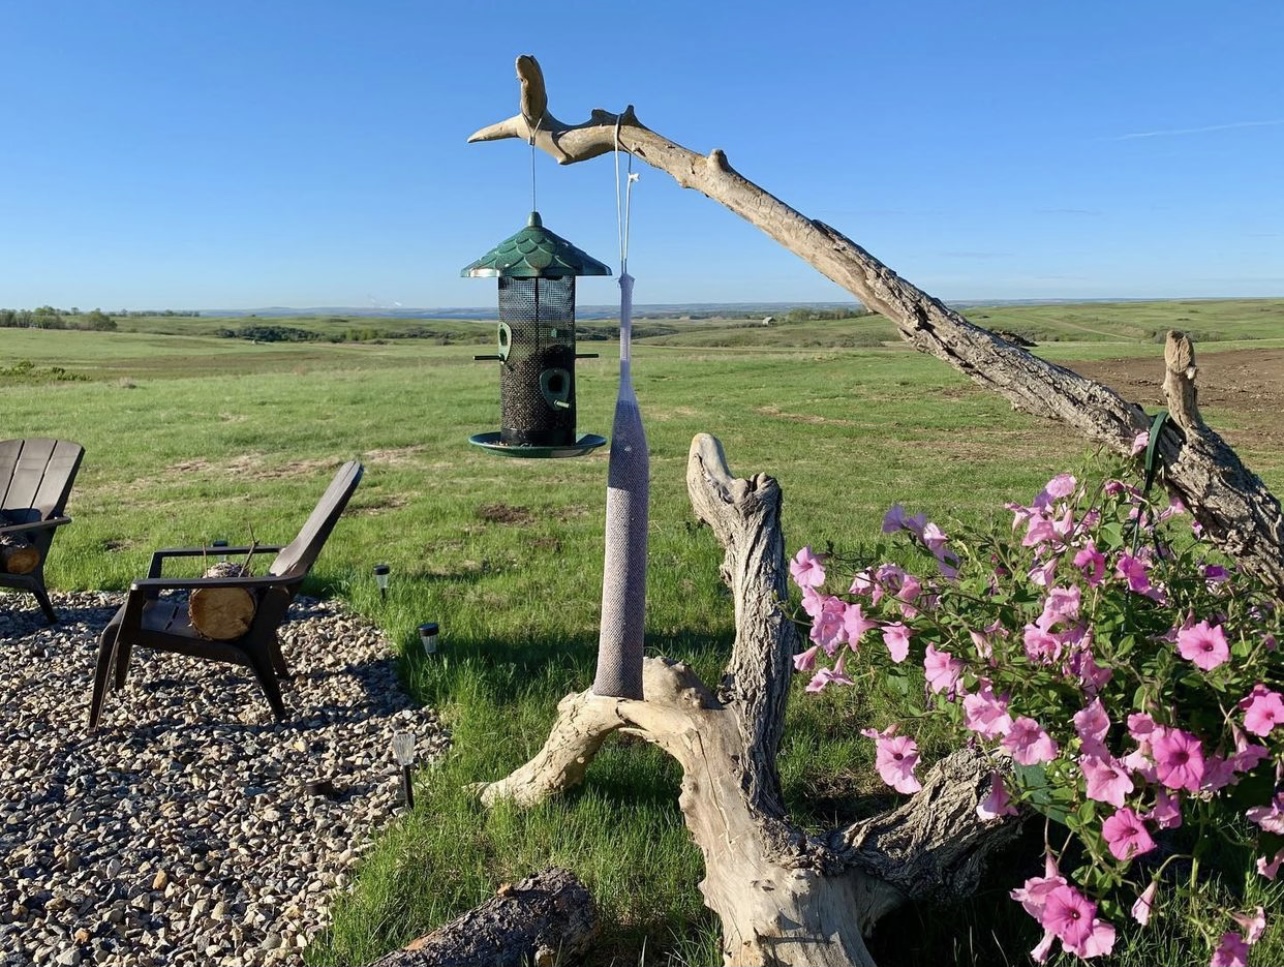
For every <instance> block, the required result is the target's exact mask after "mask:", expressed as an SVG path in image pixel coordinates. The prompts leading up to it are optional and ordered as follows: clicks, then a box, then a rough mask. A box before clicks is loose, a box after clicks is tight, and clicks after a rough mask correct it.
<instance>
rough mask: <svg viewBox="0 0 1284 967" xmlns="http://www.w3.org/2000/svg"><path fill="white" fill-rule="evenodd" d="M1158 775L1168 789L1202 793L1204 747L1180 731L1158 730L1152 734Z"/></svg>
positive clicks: (1197, 740) (1152, 747)
mask: <svg viewBox="0 0 1284 967" xmlns="http://www.w3.org/2000/svg"><path fill="white" fill-rule="evenodd" d="M1150 747H1151V751H1152V753H1153V755H1154V759H1155V769H1156V775H1157V777H1158V779H1159V781H1160V782H1162V783H1163V784H1164V785H1165V786H1167V787H1168V788H1169V789H1185V790H1186V791H1187V792H1199V787H1200V786H1201V785H1202V784H1203V782H1204V744H1203V743H1202V742H1200V740H1199V739H1197V738H1196V737H1195V736H1193V735H1191V734H1190V733H1189V732H1183V731H1182V730H1181V729H1170V728H1156V729H1155V730H1154V732H1153V733H1151V740H1150Z"/></svg>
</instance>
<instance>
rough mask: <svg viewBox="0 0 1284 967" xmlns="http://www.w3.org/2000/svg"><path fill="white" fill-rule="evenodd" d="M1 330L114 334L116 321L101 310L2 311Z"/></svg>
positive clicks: (0, 315) (50, 307)
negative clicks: (60, 330)
mask: <svg viewBox="0 0 1284 967" xmlns="http://www.w3.org/2000/svg"><path fill="white" fill-rule="evenodd" d="M0 329H92V330H95V331H97V332H112V331H114V330H115V329H116V320H115V319H113V318H112V317H111V316H109V315H108V314H107V313H105V312H103V311H102V310H101V309H93V310H91V311H90V312H83V313H82V312H81V311H80V310H79V309H72V310H70V311H67V310H65V309H55V308H54V307H53V306H40V307H39V308H36V309H0Z"/></svg>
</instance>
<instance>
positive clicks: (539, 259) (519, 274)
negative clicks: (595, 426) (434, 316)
mask: <svg viewBox="0 0 1284 967" xmlns="http://www.w3.org/2000/svg"><path fill="white" fill-rule="evenodd" d="M610 274H611V270H610V268H609V267H608V266H606V265H604V264H603V263H601V262H599V261H597V259H595V258H593V257H591V256H589V255H588V254H586V253H584V252H582V251H580V250H579V249H578V248H576V247H575V246H574V245H572V244H571V243H570V242H568V241H567V240H566V239H564V238H562V237H561V236H559V235H555V234H553V233H552V232H550V231H549V230H548V229H546V228H545V227H544V223H543V222H542V221H541V219H540V217H539V212H531V216H530V220H529V221H528V222H527V224H526V227H525V228H523V229H522V230H521V231H520V232H518V233H517V234H516V235H514V236H512V237H511V238H508V239H505V240H504V241H502V242H500V243H499V244H498V245H496V246H495V247H494V248H493V249H491V250H490V251H489V252H487V253H486V254H485V255H483V256H482V257H481V258H480V259H478V260H477V261H476V262H473V263H472V264H471V265H469V266H468V267H467V268H465V269H463V271H462V272H460V275H463V276H465V277H470V276H471V277H474V278H487V277H495V278H497V279H498V280H499V332H498V343H499V344H498V348H497V350H496V352H495V353H491V354H487V355H484V356H476V357H474V358H476V359H488V360H498V361H499V370H500V380H499V388H500V430H499V432H498V433H478V434H476V435H474V436H472V437H470V438H469V442H470V443H473V444H475V445H477V446H479V447H482V448H484V449H486V450H488V451H490V452H491V453H498V454H502V455H504V456H510V457H577V456H581V455H582V454H585V453H589V452H591V451H593V450H595V449H597V448H598V447H600V446H602V445H603V444H604V443H606V439H605V437H600V436H597V435H595V434H584V435H582V436H576V432H575V360H577V359H592V358H595V357H596V356H597V353H586V354H579V353H577V352H576V351H575V277H576V276H577V275H610Z"/></svg>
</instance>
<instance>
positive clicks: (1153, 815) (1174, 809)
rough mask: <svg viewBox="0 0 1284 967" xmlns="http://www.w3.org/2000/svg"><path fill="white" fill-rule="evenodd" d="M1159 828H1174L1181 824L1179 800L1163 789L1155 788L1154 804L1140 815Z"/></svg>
mask: <svg viewBox="0 0 1284 967" xmlns="http://www.w3.org/2000/svg"><path fill="white" fill-rule="evenodd" d="M1142 818H1143V819H1145V820H1146V821H1147V822H1151V823H1154V824H1155V826H1157V827H1158V828H1159V829H1176V828H1177V827H1178V826H1180V825H1181V800H1180V799H1178V797H1177V796H1176V795H1172V794H1169V793H1168V792H1167V791H1165V790H1164V789H1156V790H1155V805H1154V807H1153V808H1152V809H1151V810H1150V812H1148V813H1146V815H1145V816H1143V817H1142Z"/></svg>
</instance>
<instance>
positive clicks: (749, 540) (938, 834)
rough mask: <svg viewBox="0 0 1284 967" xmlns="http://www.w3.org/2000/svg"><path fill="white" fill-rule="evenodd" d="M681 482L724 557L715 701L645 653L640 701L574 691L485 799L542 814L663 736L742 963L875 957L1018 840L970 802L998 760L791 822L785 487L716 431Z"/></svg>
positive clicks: (732, 952)
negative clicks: (632, 747) (784, 773)
mask: <svg viewBox="0 0 1284 967" xmlns="http://www.w3.org/2000/svg"><path fill="white" fill-rule="evenodd" d="M687 487H688V490H689V492H690V495H691V500H692V504H693V505H694V507H695V509H696V514H697V515H698V516H699V517H700V518H701V519H702V520H703V521H705V522H706V523H708V524H709V525H710V526H711V527H712V529H713V531H714V533H715V534H716V535H717V536H718V539H719V541H720V542H721V543H722V545H723V547H724V548H725V550H726V556H725V558H724V561H723V566H722V574H723V578H724V580H726V582H727V584H728V585H729V586H730V588H731V590H732V593H733V595H734V599H735V607H736V640H735V644H734V645H733V647H732V654H731V659H730V661H729V662H728V664H727V669H726V674H725V676H724V678H723V680H722V683H721V686H720V688H719V689H718V693H717V694H716V695H715V694H714V693H713V691H711V690H710V689H709V688H707V687H706V686H705V684H704V683H703V682H701V681H700V680H699V679H698V678H697V677H696V676H695V674H694V673H693V672H692V671H691V670H690V669H689V668H687V667H686V666H684V665H681V664H678V663H675V662H671V661H668V660H665V659H647V661H646V663H645V667H644V672H643V700H642V701H635V700H628V699H619V698H608V697H603V696H598V695H594V694H593V692H592V691H591V690H590V691H585V692H581V693H578V694H575V695H568V696H567V697H566V698H564V699H563V700H562V701H561V703H560V705H559V706H558V718H557V722H556V723H555V724H554V726H553V728H552V731H551V733H550V735H549V738H548V741H547V742H546V743H545V744H544V747H543V749H541V750H540V752H539V753H538V754H537V755H536V756H535V758H533V759H532V760H531V761H530V762H528V763H527V764H526V765H524V766H522V767H520V768H519V769H517V770H516V771H515V772H513V773H512V774H511V775H509V776H507V777H506V778H504V779H501V780H499V781H498V782H494V783H491V784H489V785H486V786H484V787H483V788H482V789H481V798H482V801H483V802H485V803H487V804H492V803H494V802H496V801H498V800H500V799H513V800H515V801H516V802H518V803H521V804H524V805H533V804H535V803H537V802H540V801H541V800H543V799H545V798H547V797H549V796H552V795H555V794H557V793H559V792H562V791H564V790H565V789H567V788H569V787H571V786H573V785H575V784H576V783H577V782H579V781H580V779H581V778H583V776H584V773H585V770H586V769H587V768H588V765H589V763H590V761H591V760H592V758H593V756H594V754H596V752H597V750H598V749H599V748H601V746H602V743H603V742H604V741H606V739H607V738H608V737H609V736H610V735H611V734H612V733H613V732H617V731H620V732H625V733H627V734H630V735H636V736H640V737H642V738H644V739H646V740H647V741H649V742H653V743H655V744H656V745H658V746H659V747H660V748H662V749H664V750H665V751H666V752H668V753H669V754H670V755H672V756H673V757H674V758H675V759H677V761H678V762H679V763H680V764H681V766H682V771H683V781H682V792H681V795H680V796H679V798H678V805H679V807H680V808H681V809H682V812H683V814H684V816H685V817H686V822H687V827H688V828H689V829H690V831H691V835H692V837H693V838H694V840H695V842H696V844H697V845H698V846H699V847H700V849H701V851H702V852H703V854H704V862H705V878H704V880H703V881H702V882H701V884H700V889H701V891H702V892H703V893H704V897H705V902H706V903H707V905H708V906H709V908H710V909H712V910H713V911H714V912H715V913H717V914H718V915H719V917H720V918H721V920H722V928H723V946H724V955H725V958H726V963H727V964H735V965H737V967H757V965H772V967H804V965H807V967H852V965H862V967H864V965H871V964H873V961H872V959H871V958H870V955H869V952H868V951H867V950H866V948H865V943H864V940H863V939H862V934H863V932H867V931H868V930H869V928H871V927H872V926H873V924H874V923H875V922H876V921H877V920H878V918H879V917H880V916H881V915H882V914H884V913H885V912H887V911H888V910H889V909H891V908H892V907H894V906H896V905H898V904H899V903H901V902H903V901H904V900H906V899H929V898H930V899H935V900H939V899H941V898H942V897H943V896H954V897H960V896H965V895H967V893H968V892H969V891H970V890H971V889H972V888H973V887H974V886H975V884H976V878H977V876H978V875H979V872H980V868H981V864H982V863H983V861H984V858H985V856H986V855H987V854H988V853H989V852H991V851H992V850H993V849H995V848H996V847H998V846H1000V845H1002V844H1004V843H1005V842H1007V840H1008V839H1009V838H1010V837H1011V835H1012V834H1013V833H1014V832H1015V826H1014V825H1013V824H1012V823H1010V822H1006V821H1003V822H993V823H986V822H983V821H982V820H981V819H980V818H978V816H977V814H976V807H977V804H978V803H979V802H981V801H982V800H983V799H984V798H985V796H986V795H987V793H988V791H989V790H988V781H989V778H988V777H989V775H990V770H991V769H992V768H993V764H992V763H990V762H988V761H986V760H985V759H984V758H983V757H982V756H981V755H980V754H977V753H971V752H960V753H956V754H955V755H953V756H951V757H949V758H947V759H946V760H945V761H943V762H941V763H938V764H937V766H936V767H934V768H933V769H932V770H930V771H929V773H928V774H927V776H926V777H925V778H924V780H923V784H924V788H923V790H922V791H921V792H919V793H917V794H916V795H915V796H914V797H913V798H912V799H911V800H909V801H908V803H907V804H906V805H905V806H903V807H901V808H900V809H898V810H895V811H893V812H892V813H889V814H887V815H885V816H880V817H878V818H877V819H876V820H870V821H866V822H863V823H860V824H857V825H855V826H852V827H850V828H848V829H844V830H838V831H835V832H834V833H833V834H831V835H829V836H825V837H816V838H810V837H808V836H806V835H805V834H804V833H803V832H802V831H801V830H799V829H798V828H796V827H795V826H793V825H791V824H790V823H789V822H788V820H787V819H786V818H785V813H784V807H783V804H782V801H781V795H780V781H779V777H778V775H777V772H776V752H777V749H778V747H779V743H780V734H781V726H782V724H783V721H784V711H785V703H786V700H787V696H788V690H789V679H790V674H791V671H792V668H791V663H790V656H791V655H792V654H793V652H794V651H796V650H797V643H796V640H795V636H796V632H795V629H794V625H793V623H792V622H791V621H790V620H789V618H788V616H787V615H786V614H785V613H784V612H783V610H782V607H783V605H782V602H783V601H784V600H785V598H786V587H785V580H786V573H787V571H786V568H787V559H786V555H785V549H784V540H783V537H782V535H781V531H780V500H781V494H780V487H779V485H778V484H777V483H776V481H775V480H773V479H772V478H771V477H768V476H765V475H762V474H759V475H757V476H755V477H753V478H751V479H740V478H735V477H733V476H732V475H731V472H730V470H729V469H728V467H727V464H726V460H725V457H724V456H723V452H722V447H721V445H720V444H719V443H718V441H717V440H715V439H714V438H713V437H711V436H707V435H704V434H702V435H700V436H697V437H696V438H695V440H694V441H693V442H692V444H691V453H690V458H689V461H688V464H687Z"/></svg>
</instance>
